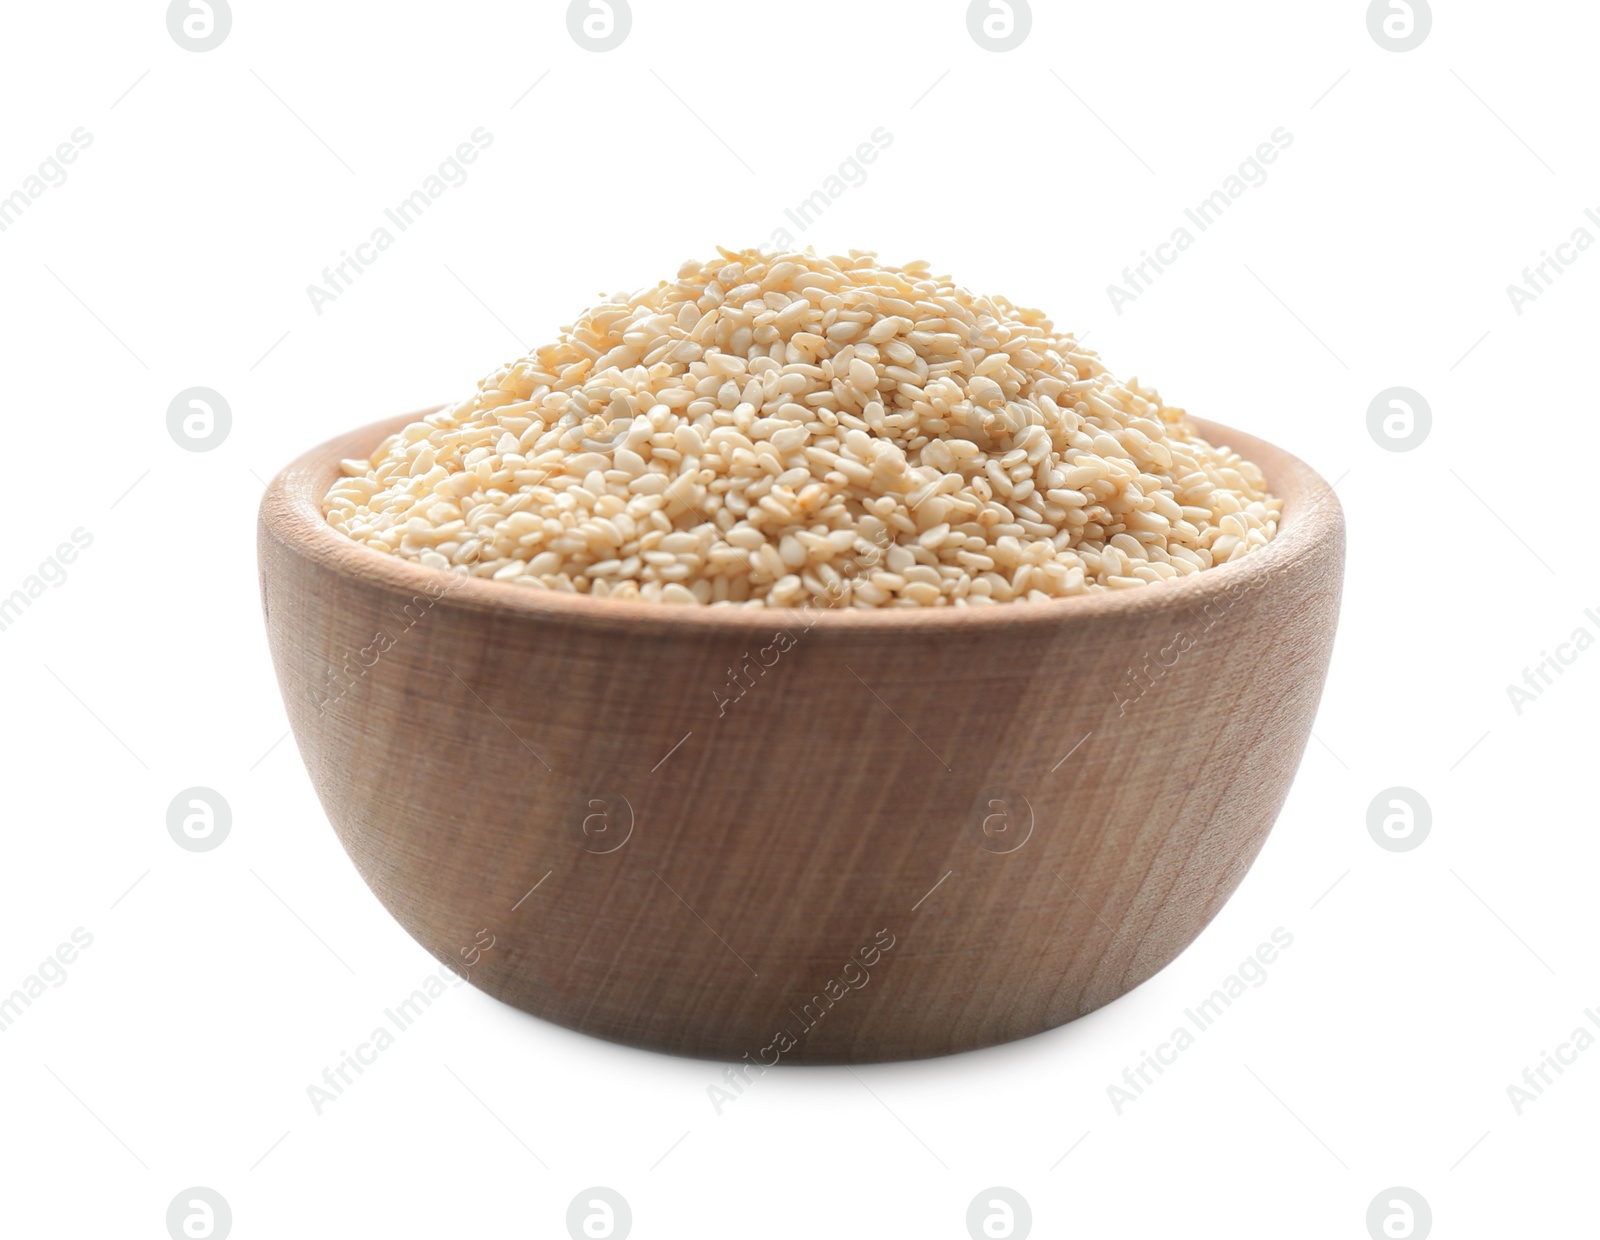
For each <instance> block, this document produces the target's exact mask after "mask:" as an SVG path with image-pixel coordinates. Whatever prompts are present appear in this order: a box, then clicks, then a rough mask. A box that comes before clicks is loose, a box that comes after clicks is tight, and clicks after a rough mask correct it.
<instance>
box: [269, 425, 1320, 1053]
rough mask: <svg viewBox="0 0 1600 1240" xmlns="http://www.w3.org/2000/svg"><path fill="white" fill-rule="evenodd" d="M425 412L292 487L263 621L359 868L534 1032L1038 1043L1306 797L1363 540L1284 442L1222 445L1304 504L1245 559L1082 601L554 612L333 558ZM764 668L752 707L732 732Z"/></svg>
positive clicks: (1107, 987)
mask: <svg viewBox="0 0 1600 1240" xmlns="http://www.w3.org/2000/svg"><path fill="white" fill-rule="evenodd" d="M422 416H424V415H423V414H421V413H419V414H413V415H409V416H407V417H403V418H396V419H393V420H391V421H387V422H383V423H380V424H378V425H375V426H369V427H366V428H364V429H362V430H358V431H353V432H351V433H350V434H347V435H342V436H340V437H339V438H338V439H335V440H332V441H331V442H329V443H326V444H324V445H322V446H321V447H319V448H316V449H315V450H313V451H311V452H308V453H307V454H306V455H305V456H303V457H301V458H300V459H299V460H298V461H296V462H295V463H294V464H292V465H290V466H289V467H288V468H287V469H285V470H284V471H283V473H281V474H280V475H279V476H278V477H277V479H276V480H275V481H274V482H273V484H272V485H271V486H270V487H269V488H268V490H267V493H266V496H265V498H264V499H263V501H262V504H261V516H260V532H259V555H260V569H261V596H262V610H263V612H264V613H265V617H266V626H267V636H268V640H269V642H270V644H271V648H272V657H273V661H274V663H275V665H276V668H277V674H278V683H279V686H280V687H281V689H282V692H283V698H284V702H285V704H286V705H287V708H288V713H289V720H290V723H291V724H292V726H293V729H294V734H295V739H296V741H297V742H298V744H299V746H300V753H301V755H302V757H303V758H304V760H305V763H306V766H307V768H308V769H309V771H310V773H311V778H312V782H313V783H314V784H315V785H316V788H317V791H318V793H319V794H320V796H321V798H322V804H323V806H324V807H325V809H326V810H327V813H328V817H329V818H330V819H331V821H332V823H333V827H334V830H335V831H337V832H338V834H339V838H340V840H341V841H342V842H343V844H344V847H345V849H346V851H347V852H348V853H349V855H350V858H351V860H353V861H354V862H355V865H356V868H357V869H358V870H359V871H360V873H361V875H362V877H363V878H364V879H365V880H366V881H367V883H368V884H369V885H370V886H371V888H372V890H373V891H374V892H375V893H376V894H377V896H378V898H379V899H380V900H381V901H382V902H383V904H384V905H385V907H387V908H388V909H389V911H390V912H391V913H392V914H393V915H394V917H395V918H396V919H397V920H398V921H399V922H400V924H401V925H402V926H404V927H405V929H406V930H407V931H408V932H409V933H410V934H411V935H412V936H413V937H415V938H416V939H417V941H418V942H420V943H421V944H422V945H423V946H424V947H425V948H427V949H428V951H430V952H432V953H433V954H434V955H435V956H436V957H438V959H440V960H441V961H444V962H445V963H446V964H449V965H451V966H453V967H454V968H455V969H456V970H457V971H458V972H462V973H465V974H466V975H467V976H468V978H469V979H470V980H471V981H472V983H473V984H474V985H476V986H478V987H480V988H481V989H483V990H485V991H487V992H488V993H489V994H491V995H495V996H496V997H498V998H500V999H502V1000H504V1001H505V1002H507V1003H510V1004H513V1005H515V1006H516V1007H519V1008H522V1009H524V1010H526V1011H528V1012H532V1013H534V1014H535V1015H537V1016H541V1017H543V1018H545V1019H547V1020H552V1021H555V1022H557V1023H559V1024H562V1025H566V1026H568V1027H570V1028H572V1029H577V1030H581V1031H583V1032H585V1033H592V1034H598V1035H600V1036H601V1037H605V1038H612V1039H615V1040H617V1041H620V1042H626V1043H630V1044H632V1045H635V1046H643V1047H650V1048H654V1049H658V1050H666V1051H675V1052H679V1053H683V1054H692V1055H704V1056H713V1057H717V1058H720V1059H731V1060H740V1061H749V1062H751V1063H755V1062H758V1061H763V1062H768V1063H770V1062H773V1061H774V1060H781V1061H782V1062H785V1063H791V1062H847V1063H852V1062H853V1063H859V1062H866V1061H871V1060H885V1059H908V1058H914V1057H919V1056H927V1055H940V1054H947V1053H950V1052H953V1051H962V1050H969V1049H972V1048H975V1047H981V1046H987V1045H990V1044H993V1043H997V1042H1003V1041H1006V1040H1009V1039H1013V1038H1021V1037H1026V1036H1028V1035H1030V1034H1034V1033H1038V1032H1040V1031H1042V1030H1045V1029H1050V1028H1052V1027H1054V1026H1056V1025H1060V1024H1062V1023H1064V1022H1066V1021H1070V1020H1072V1019H1073V1018H1075V1017H1078V1016H1081V1015H1083V1014H1084V1013H1086V1012H1090V1011H1092V1010H1094V1009H1095V1008H1097V1007H1100V1006H1101V1005H1102V1004H1105V1003H1109V1002H1110V1001H1111V1000H1113V999H1115V998H1117V997H1118V996H1119V995H1122V994H1124V993H1125V992H1127V991H1128V990H1130V989H1132V988H1133V987H1135V986H1137V985H1138V984H1139V983H1140V982H1142V981H1144V980H1145V979H1146V978H1148V977H1150V976H1151V975H1153V974H1154V973H1156V972H1157V971H1158V970H1160V969H1161V968H1162V967H1164V966H1165V965H1166V964H1167V963H1168V962H1169V961H1171V960H1172V959H1173V958H1174V957H1176V956H1177V955H1178V953H1179V952H1181V951H1182V950H1183V949H1184V948H1185V947H1186V946H1187V945H1188V944H1189V943H1190V942H1191V941H1192V940H1193V939H1194V937H1195V936H1196V935H1197V934H1199V933H1200V931H1201V930H1202V929H1203V928H1204V927H1205V925H1206V924H1207V923H1208V922H1209V921H1210V920H1211V918H1212V917H1213V916H1214V915H1215V914H1216V912H1217V910H1218V909H1219V908H1221V906H1222V904H1223V902H1224V901H1225V900H1227V898H1228V896H1229V895H1230V894H1231V893H1232V891H1233V889H1234V888H1235V887H1236V886H1237V885H1238V883H1239V882H1240V880H1241V879H1242V878H1243V877H1244V874H1245V871H1246V870H1247V869H1248V867H1249V865H1250V863H1251V861H1252V860H1253V859H1254V858H1255V856H1256V853H1257V852H1258V851H1259V850H1260V848H1261V845H1262V842H1263V840H1264V839H1265V838H1266V834H1267V832H1268V830H1269V829H1270V828H1271V826H1272V823H1273V821H1274V819H1275V818H1276V816H1277V814H1278V810H1279V808H1280V807H1281V806H1282V804H1283V801H1284V797H1285V796H1286V795H1287V793H1288V790H1289V784H1290V781H1291V779H1292V778H1293V776H1294V772H1295V769H1296V767H1297V766H1298V764H1299V761H1300V757H1301V753H1302V751H1303V750H1304V748H1305V744H1306V739H1307V736H1308V734H1309V732H1310V729H1311V722H1312V717H1313V715H1314V713H1315V711H1316V708H1317V700H1318V698H1319V697H1320V695H1321V692H1322V684H1323V680H1324V677H1325V675H1326V672H1327V667H1328V658H1329V654H1330V652H1331V649H1332V645H1333V636H1334V625H1335V621H1336V619H1337V615H1338V610H1339V591H1340V583H1341V579H1342V576H1343V564H1344V523H1343V515H1342V512H1341V510H1340V506H1339V502H1338V500H1337V499H1336V498H1335V497H1334V495H1333V493H1332V492H1331V490H1330V489H1329V487H1328V486H1327V484H1326V483H1324V482H1323V481H1322V479H1321V478H1319V477H1318V476H1317V475H1316V474H1315V473H1314V472H1313V471H1312V470H1311V469H1310V468H1308V467H1307V466H1306V465H1304V464H1302V463H1301V462H1300V461H1298V460H1296V459H1295V458H1294V457H1292V456H1290V455H1289V454H1288V453H1286V452H1283V451H1280V450H1279V449H1277V448H1274V447H1272V446H1271V445H1269V444H1266V443H1263V442H1261V441H1260V440H1258V439H1254V438H1251V437H1250V436H1248V435H1242V434H1240V433H1238V432H1237V431H1232V430H1228V429H1226V428H1224V427H1221V426H1215V425H1211V424H1208V423H1204V422H1199V423H1197V425H1198V427H1199V430H1200V432H1201V433H1202V434H1203V435H1205V436H1206V437H1207V438H1208V439H1209V440H1210V441H1211V442H1213V443H1219V444H1227V445H1228V446H1230V447H1232V448H1234V449H1236V450H1237V451H1239V452H1240V453H1242V454H1243V455H1245V456H1246V457H1248V458H1250V459H1252V460H1254V461H1256V462H1257V463H1258V464H1259V465H1260V466H1261V467H1262V469H1263V470H1264V471H1265V473H1266V476H1267V478H1268V480H1269V482H1270V485H1271V487H1272V489H1273V491H1274V492H1275V493H1276V494H1277V495H1279V496H1281V497H1282V498H1283V500H1284V513H1283V521H1282V524H1281V527H1280V530H1279V533H1278V535H1277V537H1276V539H1274V541H1273V542H1272V543H1271V544H1269V545H1268V546H1267V547H1266V548H1264V549H1263V550H1261V551H1258V552H1256V553H1254V554H1252V555H1250V556H1247V557H1245V558H1244V559H1243V560H1240V561H1236V562H1234V563H1232V564H1228V565H1224V566H1222V567H1219V568H1215V569H1211V570H1208V571H1206V572H1203V573H1198V574H1195V575H1193V576H1190V577H1187V578H1183V579H1181V580H1177V581H1173V582H1168V583H1163V584H1161V585H1157V586H1150V587H1146V588H1143V589H1138V590H1131V591H1119V592H1111V593H1106V594H1099V595H1095V596H1092V597H1084V598H1077V599H1066V600H1061V601H1059V602H1053V603H1047V604H1033V603H1029V604H1011V605H1004V606H996V607H993V608H988V609H983V610H977V609H960V610H956V609H947V608H938V609H931V608H930V609H925V610H924V609H918V610H894V611H859V610H855V611H831V612H824V613H822V614H820V615H817V616H814V617H811V616H808V615H807V614H805V613H802V612H799V611H795V610H767V611H760V612H755V611H750V610H745V609H735V608H697V607H674V606H663V605H652V604H648V603H640V602H628V601H625V600H608V599H591V598H585V597H581V596H575V595H559V594H553V593H549V592H545V591H535V590H527V589H523V588H518V587H514V586H508V585H505V584H497V583H495V582H492V581H488V580H483V579H479V578H462V577H457V576H452V575H449V574H445V573H440V572H435V571H434V570H432V569H428V568H425V567H422V566H421V565H418V564H414V563H411V562H409V561H406V560H402V559H398V558H394V557H390V556H386V555H383V554H381V553H378V552H375V551H373V550H371V549H370V548H367V547H365V546H362V545H360V544H357V543H355V542H352V541H349V540H347V539H345V538H344V537H343V536H341V535H339V534H337V533H335V532H334V531H333V530H332V529H331V528H330V527H328V526H327V525H326V524H325V523H324V521H323V518H322V516H321V508H320V501H321V499H322V497H323V495H324V494H325V493H326V492H327V489H328V487H329V486H330V485H331V483H332V481H333V479H334V477H335V476H336V474H337V473H338V469H339V464H338V463H339V461H340V459H341V458H344V457H365V456H366V455H368V454H369V453H370V452H371V451H372V450H373V449H374V448H375V447H376V445H377V444H378V442H379V441H380V440H381V439H382V438H383V437H384V436H386V435H388V434H390V433H392V432H394V431H396V430H398V429H400V428H401V427H402V426H404V425H405V424H407V423H408V422H411V421H414V420H416V419H417V418H420V417H422ZM408 609H409V611H408ZM808 626H809V627H808ZM780 634H784V635H785V636H779V635H780ZM368 664H370V666H367V665H368ZM736 668H742V669H744V670H743V672H742V678H743V679H744V680H746V681H748V682H750V684H749V687H748V689H747V690H746V692H745V693H744V695H743V696H742V697H739V698H737V699H736V700H734V701H732V703H731V704H725V705H722V706H721V707H720V708H719V701H718V698H719V697H720V698H722V699H727V698H730V697H732V694H733V691H732V690H730V689H729V688H728V684H729V681H730V669H736ZM1141 682H1142V683H1143V684H1144V686H1145V687H1144V688H1142V689H1141V688H1140V684H1141ZM719 709H720V713H719ZM886 944H888V946H885V945H886ZM785 1035H786V1036H785Z"/></svg>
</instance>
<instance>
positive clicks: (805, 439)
mask: <svg viewBox="0 0 1600 1240" xmlns="http://www.w3.org/2000/svg"><path fill="white" fill-rule="evenodd" d="M597 440H599V441H608V447H607V450H606V451H603V452H602V451H586V450H585V448H586V447H594V446H595V442H596V441H597ZM340 474H341V477H339V478H337V479H335V480H334V482H333V484H332V485H331V487H330V489H329V491H328V494H327V497H326V499H325V501H324V512H325V515H326V517H327V519H328V521H329V523H330V524H331V525H332V526H333V527H334V528H335V529H337V530H340V531H342V532H343V533H344V534H346V535H347V536H349V537H351V538H353V539H356V540H358V541H361V542H364V543H366V544H368V545H369V546H370V547H372V548H373V549H374V550H376V551H377V552H379V553H382V554H388V555H397V556H402V557H405V558H409V559H413V560H416V561H418V562H420V563H422V564H425V565H427V566H429V567H431V568H434V569H439V570H441V571H452V572H457V573H468V574H474V575H478V576H482V577H485V578H487V579H492V580H497V581H501V582H504V583H508V584H515V585H518V586H521V587H524V588H534V589H547V590H554V591H560V592H565V593H573V592H580V593H581V592H585V591H587V592H591V593H593V594H594V595H595V596H596V597H603V598H622V599H630V600H635V601H646V602H659V603H676V604H694V605H700V606H747V605H748V606H758V607H759V606H798V605H801V604H804V603H815V604H817V605H820V606H828V607H839V606H866V607H891V606H947V605H951V604H955V605H957V606H990V605H998V604H1000V603H1003V602H1011V601H1024V600H1025V601H1041V600H1048V599H1054V598H1063V597H1069V596H1072V595H1076V594H1082V593H1090V592H1097V591H1104V590H1108V589H1131V588H1133V587H1135V586H1141V585H1146V584H1159V583H1160V582H1162V581H1164V580H1168V579H1171V578H1175V577H1179V576H1184V575H1188V574H1191V573H1195V572H1202V571H1207V570H1209V569H1210V568H1211V567H1212V566H1213V565H1217V564H1223V563H1227V562H1230V561H1232V560H1235V559H1238V558H1240V557H1242V556H1245V555H1248V554H1254V553H1255V552H1257V551H1259V550H1260V549H1262V548H1263V547H1265V546H1266V545H1267V544H1268V542H1269V541H1270V540H1271V539H1272V538H1273V537H1274V535H1275V534H1276V533H1277V529H1278V523H1279V518H1280V515H1281V509H1282V505H1281V503H1280V502H1279V501H1278V500H1276V499H1275V498H1273V497H1272V496H1271V495H1269V494H1268V493H1267V490H1266V486H1265V482H1264V480H1263V479H1262V476H1261V472H1260V470H1259V469H1257V468H1256V467H1255V466H1254V465H1253V464H1251V463H1250V462H1248V461H1245V460H1243V459H1242V458H1240V457H1239V456H1238V455H1237V454H1236V453H1233V452H1231V451H1229V450H1226V449H1218V448H1213V447H1212V446H1211V445H1209V444H1206V443H1205V442H1204V441H1202V440H1200V439H1199V438H1198V437H1197V436H1196V435H1195V433H1194V431H1193V429H1192V428H1191V427H1190V425H1189V423H1188V422H1187V421H1186V420H1185V418H1184V416H1183V411H1182V410H1180V409H1175V408H1172V407H1169V406H1166V405H1164V404H1163V403H1162V401H1161V399H1160V397H1159V396H1158V395H1157V394H1156V393H1155V391H1154V390H1152V389H1150V388H1148V387H1145V386H1143V385H1141V384H1140V383H1139V382H1138V381H1136V380H1129V381H1127V382H1126V383H1123V382H1120V381H1119V380H1117V379H1116V377H1115V376H1114V375H1112V374H1111V373H1110V372H1109V371H1107V370H1106V368H1105V366H1104V364H1103V363H1102V362H1101V361H1100V359H1098V358H1097V357H1095V356H1094V355H1093V354H1092V353H1090V352H1088V351H1087V350H1085V349H1083V348H1082V347H1080V346H1079V345H1078V344H1077V342H1076V340H1075V339H1074V338H1073V337H1071V336H1070V335H1064V334H1059V333H1057V332H1055V331H1054V329H1053V328H1051V327H1050V325H1049V324H1048V322H1047V321H1045V320H1044V319H1042V317H1041V316H1039V315H1038V314H1036V313H1034V312H1031V311H1020V310H1017V309H1015V308H1014V307H1013V306H1012V305H1011V304H1010V303H1008V302H1005V301H1004V300H1002V299H998V298H996V299H989V298H983V297H977V296H974V295H973V294H971V293H969V292H967V291H966V290H964V289H961V288H959V287H957V286H956V285H954V284H953V283H951V282H950V280H949V279H948V277H944V276H935V275H933V274H931V272H930V270H929V268H928V267H927V266H926V265H925V264H912V265H910V266H908V267H904V268H895V267H889V266H886V265H884V264H882V263H880V262H879V261H878V259H877V258H876V256H875V255H872V254H865V253H856V252H852V253H851V255H850V256H849V257H847V258H819V257H817V256H816V255H812V254H784V255H781V256H765V255H762V254H760V253H758V252H756V251H745V252H740V253H734V252H731V251H723V252H721V253H719V255H718V257H717V258H716V259H714V260H713V261H711V262H708V263H696V262H690V263H687V264H685V265H684V267H683V268H682V269H681V270H680V272H679V273H678V276H677V278H676V279H675V280H670V281H666V282H662V283H658V284H656V285H654V286H651V287H649V288H647V289H645V290H643V291H642V292H639V293H637V294H634V295H632V296H627V297H618V298H616V299H613V300H611V301H609V302H607V303H605V304H604V305H601V306H597V307H596V308H594V309H593V310H590V311H589V312H587V313H586V314H585V315H583V316H581V317H580V318H579V319H578V320H577V322H575V323H574V325H573V326H572V327H571V328H568V329H563V334H562V336H561V337H560V339H558V340H557V341H555V342H554V343H551V344H548V345H543V346H541V347H539V348H537V349H535V350H533V351H532V352H531V353H530V354H529V355H528V356H527V357H524V358H521V359H519V360H517V361H515V362H513V363H511V364H510V365H508V366H505V367H501V368H499V369H498V370H496V371H495V373H494V374H493V375H491V376H489V377H488V378H487V379H485V380H484V381H483V382H482V383H481V384H480V385H479V387H478V391H477V392H476V393H475V394H474V395H473V396H471V397H469V398H468V399H467V400H465V401H462V402H461V403H459V404H457V405H455V406H453V407H451V408H449V409H446V410H444V411H442V412H440V413H437V414H432V415H429V416H428V417H427V418H425V419H423V420H421V421H419V422H415V423H412V424H411V425H409V426H407V427H406V428H405V429H404V430H402V431H401V432H399V433H398V434H396V435H391V436H389V437H388V438H387V439H385V440H384V442H383V443H381V444H379V445H377V447H376V449H375V450H374V451H373V454H372V455H371V457H370V458H368V459H366V460H360V459H352V460H347V461H343V462H341V464H340Z"/></svg>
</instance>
